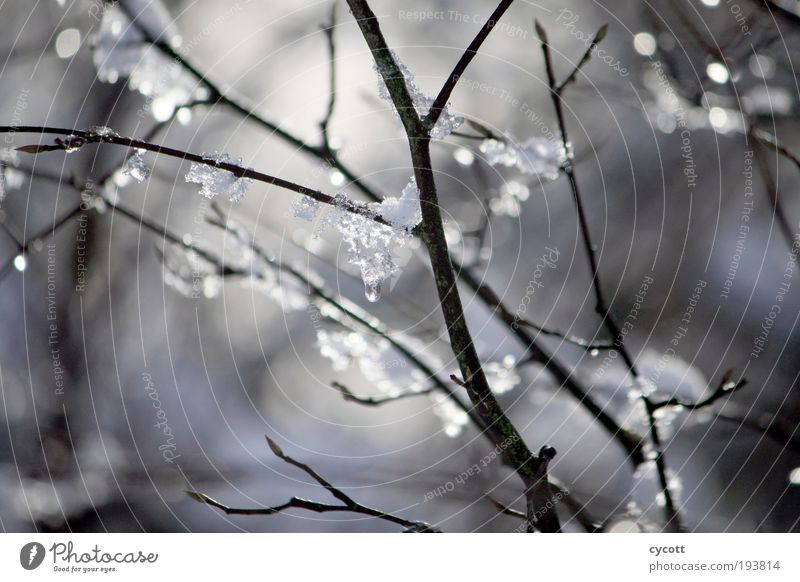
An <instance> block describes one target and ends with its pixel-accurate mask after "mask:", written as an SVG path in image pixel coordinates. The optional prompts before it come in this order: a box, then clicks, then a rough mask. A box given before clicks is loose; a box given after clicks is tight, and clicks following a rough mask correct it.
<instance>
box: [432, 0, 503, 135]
mask: <svg viewBox="0 0 800 582" xmlns="http://www.w3.org/2000/svg"><path fill="white" fill-rule="evenodd" d="M513 2H514V0H502V1H501V2H500V4H498V5H497V8H495V9H494V12H492V15H491V16H490V17H489V18H488V19H487V20H486V22H485V23H484V24H483V26H482V27H481V29H480V30H479V31H478V34H476V35H475V38H473V39H472V42H471V43H469V46H468V47H467V49H466V50H465V51H464V53H463V54H462V55H461V58H460V59H458V62H457V63H456V66H455V67H454V68H453V72H452V73H450V77H448V79H447V81H446V82H445V84H444V85H443V86H442V88H441V89H440V90H439V94H438V95H437V96H436V99H435V100H434V101H433V105H431V108H430V110H429V111H428V114H427V115H426V116H425V119H424V120H423V124H424V125H425V127H427V128H428V129H431V128H432V127H433V126H435V125H436V122H437V121H438V120H439V117H440V116H441V114H442V111H444V108H445V107H447V102H448V101H449V100H450V95H451V94H452V93H453V90H454V89H455V88H456V85H457V84H458V80H459V79H460V78H461V75H463V74H464V71H466V70H467V67H468V66H469V64H470V63H471V62H472V59H474V58H475V56H476V55H477V54H478V50H479V49H480V47H481V45H482V44H483V41H485V40H486V39H487V38H488V36H489V33H491V32H492V30H493V29H494V27H495V26H496V25H497V23H498V22H499V20H500V19H501V18H502V17H503V14H505V12H506V10H508V9H509V8H510V7H511V4H512V3H513Z"/></svg>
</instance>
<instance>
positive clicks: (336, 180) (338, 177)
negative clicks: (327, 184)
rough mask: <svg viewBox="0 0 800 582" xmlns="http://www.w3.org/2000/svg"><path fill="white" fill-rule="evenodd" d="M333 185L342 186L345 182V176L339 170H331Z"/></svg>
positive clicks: (330, 176)
mask: <svg viewBox="0 0 800 582" xmlns="http://www.w3.org/2000/svg"><path fill="white" fill-rule="evenodd" d="M329 178H330V181H331V184H333V185H334V186H342V185H344V182H345V177H344V174H342V173H341V172H340V171H339V170H331V172H330V175H329Z"/></svg>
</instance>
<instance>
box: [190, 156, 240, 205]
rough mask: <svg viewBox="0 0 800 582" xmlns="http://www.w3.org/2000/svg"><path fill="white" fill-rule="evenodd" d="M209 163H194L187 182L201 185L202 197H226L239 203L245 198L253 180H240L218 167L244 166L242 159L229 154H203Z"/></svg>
mask: <svg viewBox="0 0 800 582" xmlns="http://www.w3.org/2000/svg"><path fill="white" fill-rule="evenodd" d="M203 159H204V160H207V163H196V162H192V165H191V168H190V169H189V173H188V174H186V181H187V182H193V183H195V184H200V185H201V186H202V187H201V188H200V195H201V196H205V197H206V198H209V199H211V198H216V197H217V196H220V195H226V196H228V198H229V199H230V200H231V202H239V201H241V200H242V198H244V195H245V193H246V192H247V188H248V186H249V185H250V182H251V180H250V179H249V178H239V177H237V176H236V175H235V174H233V173H232V172H229V171H228V170H223V169H221V168H219V167H218V165H219V164H233V165H235V166H241V165H242V159H241V158H231V157H230V156H229V155H228V154H216V153H215V154H203Z"/></svg>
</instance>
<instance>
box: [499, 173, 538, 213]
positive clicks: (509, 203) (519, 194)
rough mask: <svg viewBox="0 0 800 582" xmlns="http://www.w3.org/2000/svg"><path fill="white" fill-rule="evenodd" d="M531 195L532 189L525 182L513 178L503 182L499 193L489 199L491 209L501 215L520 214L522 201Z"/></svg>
mask: <svg viewBox="0 0 800 582" xmlns="http://www.w3.org/2000/svg"><path fill="white" fill-rule="evenodd" d="M529 196H530V190H529V189H528V187H527V186H526V185H525V184H522V183H521V182H516V181H513V180H512V181H509V182H506V183H505V184H503V185H502V186H501V187H500V190H499V192H498V195H497V196H494V197H493V198H492V199H491V200H489V209H490V210H491V211H492V213H494V214H497V215H500V216H502V215H506V216H519V215H520V213H521V212H522V205H521V202H524V201H525V200H527V199H528V197H529Z"/></svg>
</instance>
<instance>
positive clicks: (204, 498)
mask: <svg viewBox="0 0 800 582" xmlns="http://www.w3.org/2000/svg"><path fill="white" fill-rule="evenodd" d="M267 443H268V444H269V448H270V450H272V452H273V454H274V455H275V456H276V457H278V458H279V459H281V460H282V461H284V462H286V463H288V464H290V465H293V466H295V467H297V468H298V469H301V470H302V471H304V472H305V473H306V474H307V475H309V476H310V477H311V478H312V479H314V481H316V482H317V483H319V484H320V485H322V486H323V487H324V488H325V489H326V490H327V491H328V493H330V494H331V495H333V496H334V497H335V498H336V499H338V500H339V501H341V502H342V505H333V504H329V503H319V502H317V501H309V500H308V499H301V498H299V497H292V498H291V499H290V500H289V501H287V502H286V503H282V504H281V505H274V506H271V507H257V508H244V509H242V508H235V507H229V506H228V505H224V504H222V503H220V502H219V501H216V500H214V499H212V498H211V497H209V496H208V495H205V494H203V493H199V492H197V491H187V492H186V493H187V495H189V497H191V498H192V499H194V500H195V501H199V502H200V503H205V504H207V505H211V506H213V507H216V508H218V509H221V510H222V511H224V512H225V513H227V514H230V515H274V514H276V513H281V512H283V511H285V510H287V509H290V508H298V509H307V510H309V511H316V512H317V513H328V512H340V511H347V512H350V513H359V514H362V515H368V516H370V517H376V518H378V519H382V520H384V521H389V522H391V523H395V524H397V525H401V526H403V527H404V528H406V531H412V532H418V533H434V532H439V531H440V530H439V529H437V528H435V527H433V526H431V525H429V524H427V523H425V522H422V521H412V520H408V519H405V518H402V517H399V516H397V515H393V514H391V513H386V512H384V511H380V510H378V509H373V508H371V507H368V506H366V505H362V504H361V503H359V502H358V501H355V500H354V499H353V498H352V497H350V496H349V495H347V494H346V493H345V492H344V491H342V490H341V489H339V488H338V487H335V486H334V485H332V484H331V483H330V482H328V481H327V480H326V479H325V478H324V477H322V476H321V475H320V474H319V473H317V472H316V471H315V470H314V469H312V468H311V467H310V466H308V465H307V464H305V463H301V462H300V461H297V460H295V459H293V458H292V457H290V456H288V455H286V454H285V453H284V452H283V451H282V450H281V448H280V447H279V446H278V445H277V444H276V443H275V441H273V440H272V439H270V438H269V437H267Z"/></svg>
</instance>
